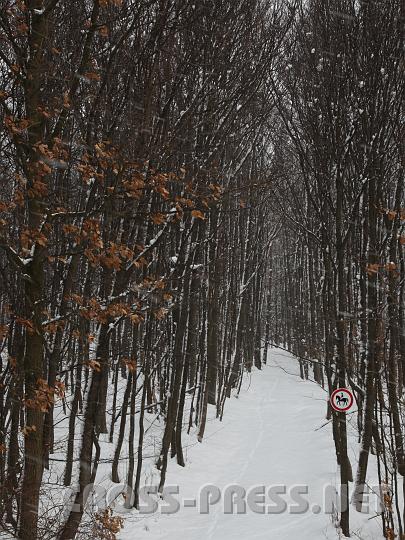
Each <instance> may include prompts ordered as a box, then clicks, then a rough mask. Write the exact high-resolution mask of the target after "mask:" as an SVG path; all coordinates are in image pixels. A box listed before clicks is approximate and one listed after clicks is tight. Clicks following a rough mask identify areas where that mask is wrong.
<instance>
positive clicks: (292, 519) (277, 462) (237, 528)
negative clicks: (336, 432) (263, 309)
mask: <svg viewBox="0 0 405 540" xmlns="http://www.w3.org/2000/svg"><path fill="white" fill-rule="evenodd" d="M298 373H299V369H298V362H297V361H296V360H295V359H293V358H292V357H291V355H289V354H288V353H285V352H284V351H281V350H279V349H278V350H271V351H270V354H269V361H268V364H267V366H264V367H263V370H262V371H261V372H259V371H258V370H254V371H253V372H252V374H247V375H245V378H244V383H243V385H242V389H241V392H240V395H239V397H238V399H236V398H235V397H233V398H231V399H229V400H227V403H226V405H225V414H224V419H223V422H219V421H218V420H216V419H215V410H214V407H210V408H209V421H208V422H207V429H206V437H205V439H204V441H203V443H202V444H194V441H193V437H189V438H186V437H185V438H184V444H185V452H186V459H187V463H186V467H185V468H182V467H179V466H177V464H176V462H175V460H171V461H170V464H169V467H168V473H167V485H174V484H178V485H179V486H180V494H179V496H178V500H179V501H181V500H183V499H190V498H197V500H198V493H199V489H200V488H201V487H202V486H203V485H206V484H214V485H216V486H218V487H219V488H220V489H221V491H222V490H223V489H224V488H225V487H226V486H227V485H230V484H238V485H241V486H243V488H244V489H246V491H248V490H249V488H251V487H252V486H255V485H264V486H266V489H267V488H268V487H270V486H274V485H281V484H283V485H286V486H287V493H288V489H289V488H290V487H291V486H293V485H297V484H299V485H307V486H308V490H309V493H308V495H307V496H306V497H305V498H306V499H307V500H308V501H309V503H310V510H309V511H308V512H306V513H304V514H292V513H289V512H284V513H281V514H259V513H254V512H252V511H251V510H249V508H248V509H247V513H246V514H225V513H224V511H223V505H222V500H221V501H220V502H219V503H217V504H216V505H213V506H211V507H210V512H209V514H205V515H202V514H199V513H198V510H197V508H183V507H181V508H180V511H179V512H178V513H176V514H172V515H164V514H161V513H159V512H157V513H156V514H154V515H152V516H150V515H149V516H145V515H143V516H141V517H140V516H139V515H137V514H132V515H131V516H127V519H126V522H125V527H124V529H123V530H122V532H121V533H120V535H119V538H120V540H177V539H178V538H179V536H181V537H183V538H184V539H187V540H239V539H240V540H242V539H243V540H246V539H247V540H265V539H266V540H296V539H298V538H299V539H300V540H324V539H328V540H332V539H336V538H339V531H338V530H337V529H336V528H335V527H334V526H333V524H332V517H331V516H330V515H326V514H324V513H323V512H321V513H319V514H314V513H313V512H312V510H311V509H312V506H313V505H314V504H319V505H321V506H322V505H323V488H324V486H325V485H326V484H327V485H333V486H334V485H336V481H337V478H338V477H339V473H338V468H337V465H336V460H335V452H334V446H333V439H332V433H331V425H330V424H327V425H326V426H324V427H322V428H321V429H318V428H320V427H321V426H322V425H323V424H325V412H326V400H327V397H328V396H327V394H326V392H325V391H324V390H323V389H322V388H320V387H319V386H318V385H316V384H314V383H313V382H311V381H302V380H301V379H300V378H299V376H298ZM349 436H350V441H349V442H350V446H351V447H352V448H353V449H354V448H357V447H356V444H357V443H356V440H355V433H354V430H351V429H350V418H349ZM188 444H190V445H192V446H190V447H189V448H187V445H188ZM354 455H355V453H353V454H352V455H351V458H353V456H354ZM370 460H371V462H372V463H371V470H372V471H373V463H374V462H373V457H372V456H371V457H370ZM352 466H353V469H354V473H355V471H356V467H357V463H356V462H355V461H353V459H352ZM374 469H375V464H374ZM155 480H156V477H155ZM222 492H223V491H222ZM283 498H284V499H285V500H286V501H287V503H288V501H289V497H288V495H286V496H284V497H283ZM269 503H270V500H269V499H268V497H267V496H266V505H268V504H269ZM351 513H352V529H353V531H354V533H355V534H354V535H353V537H354V538H361V539H363V540H377V539H378V540H380V539H382V538H383V535H382V532H381V526H380V520H379V519H370V518H371V517H372V515H365V514H358V513H356V512H355V510H354V509H353V508H351ZM356 535H357V536H356Z"/></svg>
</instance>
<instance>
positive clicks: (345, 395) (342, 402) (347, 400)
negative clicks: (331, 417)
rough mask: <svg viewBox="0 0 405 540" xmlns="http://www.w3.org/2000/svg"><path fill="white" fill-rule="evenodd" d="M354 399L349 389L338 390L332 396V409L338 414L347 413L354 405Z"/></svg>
mask: <svg viewBox="0 0 405 540" xmlns="http://www.w3.org/2000/svg"><path fill="white" fill-rule="evenodd" d="M353 401H354V397H353V394H352V392H351V391H350V390H349V389H348V388H336V390H334V391H333V392H332V395H331V396H330V404H331V406H332V409H334V410H335V411H338V412H346V411H348V410H349V409H350V407H351V406H352V405H353Z"/></svg>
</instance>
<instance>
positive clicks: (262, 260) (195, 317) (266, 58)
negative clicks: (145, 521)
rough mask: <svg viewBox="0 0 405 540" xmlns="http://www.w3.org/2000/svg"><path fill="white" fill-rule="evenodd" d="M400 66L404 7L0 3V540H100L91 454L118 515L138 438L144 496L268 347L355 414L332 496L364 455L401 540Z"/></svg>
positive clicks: (105, 524)
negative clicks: (148, 447)
mask: <svg viewBox="0 0 405 540" xmlns="http://www.w3.org/2000/svg"><path fill="white" fill-rule="evenodd" d="M404 46H405V3H404V1H403V0H363V1H357V0H308V1H306V2H304V1H302V0H232V1H229V0H223V1H219V0H199V1H195V0H192V1H190V0H138V1H135V0H86V1H77V0H71V1H69V2H66V1H65V0H0V111H1V120H2V123H1V130H0V182H1V187H0V273H1V280H0V352H1V364H0V528H1V530H2V531H3V533H4V534H6V537H7V538H20V539H22V540H28V539H29V540H32V539H37V538H38V539H58V540H68V539H73V538H93V537H94V538H105V539H107V538H115V534H116V533H118V532H119V528H120V521H119V518H117V517H116V516H114V515H113V514H112V513H111V512H108V511H106V512H104V513H103V514H102V515H98V516H92V517H91V519H90V517H89V515H88V514H86V512H85V507H86V499H87V497H88V495H89V493H88V489H87V486H88V485H89V484H92V483H93V482H94V480H95V478H96V474H97V468H98V465H99V463H100V460H101V459H103V455H102V454H103V452H102V443H103V444H104V443H108V444H109V445H110V447H112V448H113V449H114V450H113V453H112V455H113V457H112V459H111V460H110V471H111V479H112V481H113V482H117V483H118V482H124V483H125V484H126V485H127V489H128V494H127V498H126V501H127V505H128V507H129V508H130V507H135V508H138V506H139V488H140V483H141V477H142V468H143V462H144V452H145V445H144V437H145V421H146V418H147V417H148V416H151V415H154V416H155V417H157V419H158V421H159V422H160V423H161V426H162V430H161V439H160V441H159V447H157V448H156V455H155V461H156V466H157V468H158V469H159V471H160V484H159V489H160V490H162V489H163V486H164V485H165V478H166V471H167V466H168V461H169V460H176V461H177V463H178V464H179V466H184V465H185V459H184V451H183V443H182V436H183V434H184V432H186V431H190V429H194V428H196V430H197V438H198V441H199V442H201V443H203V444H204V433H205V428H206V422H207V411H208V410H209V409H210V408H214V410H215V411H216V415H217V417H218V418H219V419H222V417H223V416H224V415H226V406H227V398H229V397H230V396H231V395H234V394H235V392H236V393H237V392H238V389H239V388H240V385H241V382H242V379H243V377H244V376H246V373H247V372H249V371H251V370H252V369H258V370H260V369H262V367H263V364H265V363H266V359H267V353H268V350H269V348H270V347H271V346H274V345H278V346H281V347H284V348H285V349H287V350H289V351H291V352H292V353H294V354H295V355H296V356H297V358H298V360H297V361H299V364H300V369H301V376H302V378H303V379H307V378H311V379H314V380H315V381H316V382H317V383H318V384H319V385H322V386H323V387H324V388H325V389H326V390H327V391H328V393H331V392H332V391H333V389H335V388H337V387H345V386H347V387H349V388H351V389H352V390H353V392H354V394H355V398H356V403H357V407H358V411H359V412H358V415H357V418H358V420H357V427H358V437H359V440H360V441H361V445H360V452H359V456H358V465H357V469H356V468H355V464H354V463H351V462H350V459H349V456H348V451H347V426H346V417H345V415H344V414H342V413H337V412H335V411H332V410H331V408H330V407H328V410H325V415H326V416H327V418H328V420H330V422H331V423H332V425H333V439H334V445H335V450H336V460H337V463H338V465H339V466H340V468H339V470H340V477H341V484H342V496H343V497H347V496H348V486H349V484H350V483H351V482H354V485H355V486H356V497H355V505H356V507H357V509H361V506H362V487H363V486H364V484H365V483H366V478H367V468H368V460H369V455H370V453H373V454H375V455H376V456H377V459H378V471H379V475H380V481H381V485H384V486H385V491H384V493H383V500H384V505H385V509H384V511H383V512H382V513H381V516H380V519H381V520H382V523H383V531H384V536H385V538H388V539H391V540H393V539H394V538H405V511H404V507H403V501H404V497H405V446H404V445H405V441H404V437H405V422H404V418H405V401H404V389H405V281H404V280H405V256H404V246H405V230H404V224H405V186H404V178H405V176H404V168H405V123H404V118H405V110H404V106H405V49H404ZM186 403H191V406H187V407H186V406H185V404H186ZM269 421H271V419H269ZM61 423H62V424H63V425H64V426H65V429H64V430H59V429H58V425H59V424H61ZM56 455H57V456H60V455H62V456H63V459H60V458H58V457H55V456H56ZM124 455H125V456H126V458H125V459H126V462H125V469H122V468H121V467H120V464H121V458H122V456H124ZM124 470H125V473H123V471H124ZM123 474H125V478H123ZM55 485H57V486H58V487H59V490H60V492H61V493H63V491H64V490H67V489H68V488H69V487H71V486H78V487H77V491H76V494H75V499H74V500H73V501H72V502H73V503H74V506H72V509H71V511H70V512H66V508H65V506H66V503H65V502H64V500H63V498H62V497H60V499H59V500H58V499H55V497H54V495H53V493H54V491H53V490H51V489H50V486H55ZM51 494H52V496H51ZM62 506H63V511H62ZM351 511H352V509H351V508H350V506H349V507H347V508H346V509H345V510H343V511H342V513H341V516H340V528H341V531H342V534H343V535H344V536H346V537H348V536H350V512H351ZM92 520H93V521H94V520H98V527H97V528H96V529H94V527H93V525H94V523H92V522H91V521H92ZM92 527H93V528H92ZM91 531H92V532H91ZM3 533H0V535H1V534H3Z"/></svg>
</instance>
